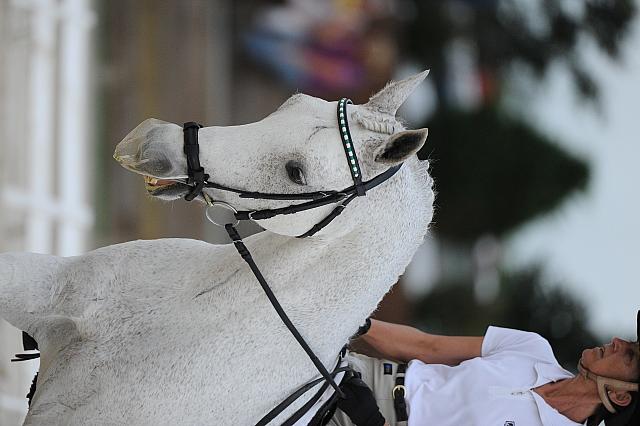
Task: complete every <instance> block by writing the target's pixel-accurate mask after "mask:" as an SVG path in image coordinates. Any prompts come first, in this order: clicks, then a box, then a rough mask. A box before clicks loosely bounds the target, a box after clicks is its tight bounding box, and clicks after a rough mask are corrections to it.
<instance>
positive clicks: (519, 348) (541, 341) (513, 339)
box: [482, 326, 556, 363]
mask: <svg viewBox="0 0 640 426" xmlns="http://www.w3.org/2000/svg"><path fill="white" fill-rule="evenodd" d="M505 352H518V353H526V354H528V355H530V356H532V357H535V358H538V359H540V360H541V361H547V362H552V363H556V360H555V357H554V356H553V350H552V349H551V345H549V342H547V340H546V339H545V338H544V337H542V336H540V335H539V334H537V333H532V332H529V331H522V330H514V329H511V328H502V327H494V326H490V327H489V328H487V332H486V333H485V335H484V339H483V341H482V357H489V356H492V355H495V354H498V353H505Z"/></svg>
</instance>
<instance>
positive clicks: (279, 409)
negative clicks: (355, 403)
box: [256, 362, 351, 426]
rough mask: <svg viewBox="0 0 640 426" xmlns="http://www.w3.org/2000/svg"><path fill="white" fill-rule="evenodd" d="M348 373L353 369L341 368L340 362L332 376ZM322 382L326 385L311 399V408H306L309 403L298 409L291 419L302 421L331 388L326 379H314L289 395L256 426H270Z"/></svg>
mask: <svg viewBox="0 0 640 426" xmlns="http://www.w3.org/2000/svg"><path fill="white" fill-rule="evenodd" d="M347 371H351V367H348V366H345V367H340V362H338V365H337V366H336V368H335V369H334V370H333V371H332V372H331V376H332V377H335V376H336V375H337V374H339V373H342V372H347ZM322 381H324V384H323V386H322V387H321V388H320V390H319V391H318V392H316V393H315V394H314V395H313V397H311V399H310V400H309V401H312V403H311V404H310V405H309V407H308V408H305V407H307V404H308V403H309V401H308V402H307V404H305V405H303V406H302V407H300V408H299V409H298V411H296V412H295V413H294V414H293V415H292V416H291V417H290V418H289V420H290V419H291V418H294V417H295V421H298V420H299V419H300V417H302V415H304V413H306V412H307V411H308V410H309V409H310V408H311V407H312V406H313V404H315V403H316V402H317V401H318V400H319V399H320V397H321V396H322V394H323V393H324V392H325V391H326V390H327V388H328V387H329V383H328V382H327V381H326V380H325V379H324V377H319V378H317V379H314V380H312V381H310V382H309V383H306V384H305V385H303V386H301V387H300V388H298V389H297V390H296V391H295V392H294V393H292V394H291V395H289V396H288V397H287V399H285V400H284V401H282V402H281V403H280V404H278V405H277V406H275V407H274V408H273V409H272V410H271V411H269V412H268V413H267V414H265V416H264V417H263V418H262V419H260V421H259V422H258V423H256V426H264V425H266V424H268V423H269V422H271V421H272V420H273V419H275V418H276V417H278V415H280V413H282V412H283V411H284V410H285V409H286V408H287V407H289V406H290V405H291V404H293V403H294V402H295V401H296V400H297V399H298V398H300V397H301V396H302V395H304V394H305V393H307V392H308V391H309V390H311V389H312V388H313V387H314V386H316V385H317V384H318V383H320V382H322ZM334 395H337V396H339V395H338V394H337V393H335V394H334ZM299 412H300V413H302V414H301V415H300V416H299V417H298V413H299ZM295 421H294V423H295Z"/></svg>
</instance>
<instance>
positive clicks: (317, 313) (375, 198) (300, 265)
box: [258, 167, 432, 355]
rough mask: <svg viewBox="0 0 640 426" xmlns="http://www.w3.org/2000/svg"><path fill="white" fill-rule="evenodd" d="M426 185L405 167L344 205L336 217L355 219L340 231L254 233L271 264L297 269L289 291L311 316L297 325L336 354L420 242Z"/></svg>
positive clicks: (425, 215)
mask: <svg viewBox="0 0 640 426" xmlns="http://www.w3.org/2000/svg"><path fill="white" fill-rule="evenodd" d="M403 169H404V167H403ZM425 189H426V188H425V182H422V183H420V177H419V176H416V175H415V173H414V172H412V171H411V170H410V169H409V168H408V167H407V169H405V170H401V171H400V172H399V173H398V176H397V177H394V179H393V182H392V181H390V182H389V186H388V187H386V188H385V189H383V188H382V187H380V188H376V189H374V190H372V191H371V192H370V193H369V194H368V195H367V199H362V200H356V201H354V202H353V203H351V204H350V205H349V207H348V208H347V209H346V210H345V212H344V213H343V214H342V215H341V216H339V217H338V218H337V219H336V221H340V220H344V221H347V220H351V221H354V222H356V223H357V224H358V225H356V226H355V227H354V228H353V229H351V230H350V231H349V232H348V233H346V234H344V235H343V236H342V237H340V238H327V237H313V238H308V239H292V238H288V237H283V236H277V235H275V234H270V233H268V232H267V233H264V234H263V235H261V236H259V237H258V238H259V239H260V240H262V241H261V242H260V244H259V245H260V246H262V247H266V246H269V249H268V250H267V249H266V248H265V249H264V251H263V252H264V253H265V255H266V256H270V257H272V259H274V260H275V259H278V260H277V261H276V262H275V263H277V265H275V266H276V267H279V268H282V267H283V266H284V265H285V264H286V265H287V268H288V269H289V271H288V272H290V276H291V277H296V278H295V279H294V283H295V288H288V289H286V292H287V293H289V292H293V293H295V294H297V295H298V297H297V298H295V297H294V298H293V299H294V300H293V303H294V304H295V305H297V306H299V307H301V310H303V311H305V312H306V314H305V317H304V318H305V319H304V320H305V321H307V322H308V323H307V324H304V325H302V327H303V328H306V330H305V331H306V334H308V335H315V336H314V341H315V342H318V340H324V341H325V342H326V347H327V351H328V352H327V355H335V353H333V348H334V347H335V346H336V345H338V346H340V345H342V344H343V343H344V342H346V339H348V337H349V336H350V335H351V334H352V333H353V332H354V331H355V328H357V326H358V325H360V324H361V323H362V321H363V320H364V319H365V318H366V317H367V316H369V315H370V314H371V313H372V311H373V310H374V309H375V308H376V306H377V305H378V303H379V302H380V300H381V299H382V297H383V296H384V295H385V294H386V293H387V291H389V289H390V288H391V286H392V285H393V284H394V283H395V282H396V281H397V278H398V276H399V275H401V274H402V273H403V272H404V269H405V268H406V266H407V264H408V263H409V261H410V260H411V258H412V256H413V253H414V252H415V250H416V249H417V248H418V246H419V245H420V243H421V242H422V240H423V237H424V235H425V233H426V230H427V227H428V224H429V222H430V220H431V208H430V205H431V202H432V200H430V199H429V197H430V196H431V195H430V194H431V191H430V190H429V191H425ZM327 229H329V228H327ZM284 262H286V263H284ZM298 278H300V279H298ZM276 285H277V284H276ZM288 285H293V284H292V283H288ZM309 312H314V315H308V313H309ZM328 325H329V328H327V326H328ZM328 329H330V330H331V331H330V332H328ZM337 342H342V343H337Z"/></svg>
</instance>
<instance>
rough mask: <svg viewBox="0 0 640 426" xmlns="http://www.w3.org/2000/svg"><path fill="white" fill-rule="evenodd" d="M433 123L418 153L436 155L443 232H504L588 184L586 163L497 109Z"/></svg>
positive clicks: (445, 116) (470, 236)
mask: <svg viewBox="0 0 640 426" xmlns="http://www.w3.org/2000/svg"><path fill="white" fill-rule="evenodd" d="M428 125H429V128H430V132H429V133H430V137H429V142H428V143H427V144H426V145H425V147H424V148H423V149H422V151H421V152H420V153H418V156H419V157H421V158H427V157H428V158H430V159H431V160H432V170H431V172H432V174H433V176H434V177H435V181H436V189H437V191H438V197H437V210H436V217H435V224H434V229H435V231H436V232H437V233H438V234H439V236H441V237H444V238H447V239H450V240H455V241H461V242H465V241H467V242H472V241H474V240H475V239H476V238H478V237H480V236H481V235H483V234H487V233H491V234H494V235H498V236H499V235H503V234H505V233H506V232H509V231H511V230H513V229H514V228H516V227H518V226H520V225H521V224H523V223H524V222H526V221H529V220H531V219H533V218H534V217H536V216H538V215H540V214H543V213H545V212H548V211H550V210H552V209H554V208H556V207H557V206H558V205H559V204H560V203H561V202H562V201H563V200H564V199H565V198H566V197H567V196H568V195H569V194H571V193H572V192H573V191H575V190H577V189H584V188H585V186H586V183H587V180H588V175H589V173H588V168H587V165H586V164H585V163H584V162H582V161H580V160H578V159H576V158H574V157H572V156H571V155H569V154H568V153H567V152H565V151H563V150H562V149H560V148H559V147H558V146H556V145H555V144H554V143H553V142H552V141H551V140H549V139H548V138H546V137H544V136H543V135H541V134H539V133H537V132H536V131H535V130H533V129H532V128H531V127H528V126H527V125H525V124H523V123H521V122H518V121H514V120H512V119H510V118H508V117H507V116H505V115H503V114H500V113H499V112H498V111H497V110H496V109H494V108H483V109H480V110H478V111H473V112H455V111H446V112H441V113H439V114H438V115H437V116H436V117H434V118H432V119H430V120H429V123H428Z"/></svg>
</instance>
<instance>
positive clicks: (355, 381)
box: [338, 376, 385, 426]
mask: <svg viewBox="0 0 640 426" xmlns="http://www.w3.org/2000/svg"><path fill="white" fill-rule="evenodd" d="M340 389H342V391H343V392H344V394H345V396H346V398H338V408H339V409H340V410H342V411H343V412H344V413H345V414H346V415H347V416H349V418H350V419H351V421H352V422H353V423H354V424H355V425H356V426H383V425H384V424H385V420H384V417H382V414H380V410H379V409H378V404H377V403H376V399H375V398H374V396H373V392H371V389H369V387H368V386H367V384H366V383H365V382H363V381H362V379H360V378H359V377H356V376H352V377H350V378H348V379H346V380H344V381H343V382H342V383H341V384H340Z"/></svg>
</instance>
